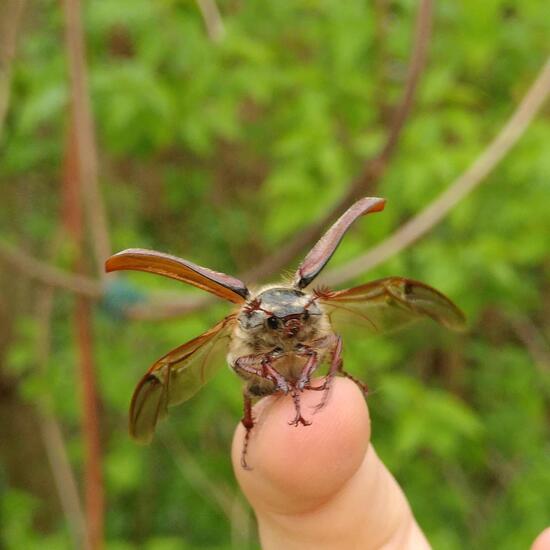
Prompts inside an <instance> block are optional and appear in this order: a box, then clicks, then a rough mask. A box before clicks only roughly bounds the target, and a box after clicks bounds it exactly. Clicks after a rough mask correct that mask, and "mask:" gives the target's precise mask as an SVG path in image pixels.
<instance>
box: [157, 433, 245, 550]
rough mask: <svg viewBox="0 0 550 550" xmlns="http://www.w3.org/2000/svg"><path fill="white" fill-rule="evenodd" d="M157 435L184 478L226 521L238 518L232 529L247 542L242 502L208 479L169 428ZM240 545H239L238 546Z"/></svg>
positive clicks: (240, 538)
mask: <svg viewBox="0 0 550 550" xmlns="http://www.w3.org/2000/svg"><path fill="white" fill-rule="evenodd" d="M158 436H159V438H160V440H161V441H162V443H163V444H164V446H165V447H166V448H167V449H168V451H169V452H170V454H171V455H172V457H173V459H174V462H175V463H176V466H177V467H178V469H179V471H180V472H181V474H182V475H183V476H184V477H185V480H186V481H187V482H188V483H189V484H190V485H191V486H192V487H194V488H195V490H196V491H197V492H198V493H199V494H200V495H201V496H203V497H208V498H210V499H211V500H212V501H213V502H214V503H215V504H216V505H217V506H218V507H219V508H220V510H221V511H222V512H223V513H224V515H225V517H226V518H227V519H228V521H231V522H233V521H234V519H235V518H238V521H236V522H235V523H232V527H233V529H235V530H236V533H235V535H236V536H237V538H238V539H239V540H240V542H241V543H244V542H248V539H249V537H250V530H249V528H248V526H247V524H246V521H244V520H243V518H245V517H247V516H248V513H247V511H246V509H245V508H244V506H243V504H242V502H240V501H235V498H234V495H232V494H231V492H230V491H228V490H227V488H226V487H223V486H220V485H217V484H216V483H214V482H213V481H211V480H210V479H209V477H208V476H207V475H206V473H205V472H204V470H203V469H202V467H201V465H200V463H199V462H198V461H197V460H196V459H195V458H194V457H193V455H192V454H191V453H190V452H189V451H188V450H187V447H185V445H184V444H183V443H182V442H181V441H180V439H179V438H178V437H177V436H176V435H175V434H174V433H173V432H171V431H170V429H169V428H167V427H165V428H164V429H163V430H161V431H159V433H158ZM242 547H243V546H240V547H239V548H242Z"/></svg>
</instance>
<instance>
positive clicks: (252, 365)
mask: <svg viewBox="0 0 550 550" xmlns="http://www.w3.org/2000/svg"><path fill="white" fill-rule="evenodd" d="M272 360H273V358H272V357H271V356H270V355H269V354H261V355H243V356H242V357H239V358H238V359H237V360H236V361H235V362H234V363H233V365H232V367H233V370H234V371H235V372H236V373H237V374H240V375H244V378H247V376H246V375H250V374H252V375H254V376H258V377H259V378H264V379H265V380H269V381H270V382H272V383H273V384H275V387H276V389H277V390H278V391H280V392H282V393H284V394H287V393H288V392H289V387H288V383H287V381H286V380H285V378H284V376H282V375H281V374H280V373H279V372H277V370H275V369H274V368H273V365H272Z"/></svg>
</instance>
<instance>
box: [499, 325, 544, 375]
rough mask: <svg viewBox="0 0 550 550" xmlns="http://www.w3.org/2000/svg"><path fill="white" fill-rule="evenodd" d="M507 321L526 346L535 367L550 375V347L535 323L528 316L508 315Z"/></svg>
mask: <svg viewBox="0 0 550 550" xmlns="http://www.w3.org/2000/svg"><path fill="white" fill-rule="evenodd" d="M506 320H507V321H508V323H509V324H510V326H511V327H512V329H513V331H514V332H515V334H516V336H517V337H518V338H519V339H520V340H521V342H522V343H523V344H524V345H525V348H526V349H527V351H528V352H529V354H530V355H531V357H532V359H533V362H534V363H535V365H536V366H537V367H538V368H539V369H540V371H541V372H542V373H546V374H548V373H550V346H549V345H548V343H547V342H546V340H545V338H544V336H543V335H542V332H541V331H540V330H539V329H538V328H537V326H536V325H535V323H533V321H531V319H529V317H527V316H526V315H515V316H512V315H507V316H506Z"/></svg>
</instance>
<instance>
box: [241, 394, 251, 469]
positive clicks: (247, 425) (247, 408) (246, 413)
mask: <svg viewBox="0 0 550 550" xmlns="http://www.w3.org/2000/svg"><path fill="white" fill-rule="evenodd" d="M243 398H244V406H243V417H242V418H241V422H242V424H243V426H244V429H245V430H246V433H245V435H244V442H243V448H242V451H241V466H242V467H243V468H244V469H245V470H251V469H252V468H250V466H249V465H248V463H247V462H246V452H247V451H248V442H249V441H250V432H251V431H252V428H253V427H254V417H253V416H252V399H251V397H250V396H249V395H248V394H247V393H246V390H245V392H244V393H243Z"/></svg>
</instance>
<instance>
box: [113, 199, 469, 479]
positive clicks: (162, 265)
mask: <svg viewBox="0 0 550 550" xmlns="http://www.w3.org/2000/svg"><path fill="white" fill-rule="evenodd" d="M384 205H385V200H384V199H380V198H373V197H366V198H364V199H361V200H359V201H357V202H356V203H355V204H354V205H353V206H351V207H350V208H349V209H348V210H347V211H346V212H345V213H344V214H343V215H342V216H341V217H340V219H338V220H337V221H336V223H335V224H334V225H333V226H332V227H331V228H330V229H329V230H328V231H327V232H326V233H325V235H324V236H323V237H322V238H321V239H320V240H319V241H318V242H317V244H316V245H315V246H314V247H313V248H312V249H311V251H310V252H309V254H308V255H307V256H306V257H305V259H304V261H303V262H302V263H301V264H300V266H299V267H298V269H297V271H296V274H295V276H294V279H293V280H292V282H291V283H279V284H273V285H267V286H264V287H262V288H260V289H259V290H258V291H250V290H249V289H248V288H247V287H246V285H245V284H244V283H243V282H242V281H240V280H238V279H236V278H234V277H230V276H229V275H225V274H223V273H218V272H216V271H212V270H210V269H207V268H205V267H201V266H198V265H195V264H193V263H191V262H189V261H187V260H183V259H181V258H177V257H175V256H170V255H168V254H163V253H161V252H155V251H153V250H143V249H140V248H134V249H128V250H124V251H122V252H119V253H118V254H115V255H114V256H111V257H110V258H109V259H108V260H107V262H106V266H105V267H106V270H107V271H116V270H124V269H129V270H137V271H147V272H151V273H157V274H159V275H164V276H165V277H170V278H172V279H178V280H179V281H183V282H185V283H188V284H191V285H194V286H197V287H199V288H201V289H203V290H206V291H208V292H211V293H212V294H215V295H216V296H218V297H220V298H225V299H226V300H228V301H230V302H233V303H234V304H237V305H238V309H237V311H235V312H233V313H231V314H230V315H228V316H227V317H225V318H224V319H223V320H221V321H220V322H219V323H218V324H217V325H215V326H214V327H212V328H211V329H210V330H208V331H206V332H205V333H204V334H201V335H200V336H197V337H196V338H194V339H193V340H191V341H189V342H187V343H185V344H183V345H181V346H179V347H177V348H176V349H174V350H172V351H170V352H169V353H167V354H166V355H165V356H164V357H162V358H161V359H159V360H158V361H157V362H156V363H155V364H154V365H153V366H152V367H151V368H150V369H149V370H148V371H147V373H146V374H145V376H144V377H143V378H142V379H141V381H140V382H139V384H138V386H137V388H136V390H135V392H134V396H133V398H132V403H131V406H130V434H131V435H132V437H134V438H135V439H136V440H138V441H140V442H142V443H148V442H149V441H151V438H152V437H153V433H154V431H155V427H156V425H157V422H158V421H159V420H160V419H161V418H163V417H164V416H165V415H166V412H167V409H168V407H169V406H172V405H177V404H178V403H182V402H183V401H186V400H187V399H189V398H190V397H192V396H193V395H194V394H195V393H196V392H197V391H198V390H199V388H200V387H201V386H203V385H204V384H205V383H206V382H208V380H210V378H211V377H212V376H213V375H214V374H215V372H216V371H217V370H218V369H219V368H220V367H221V366H222V365H223V363H224V357H223V356H224V355H226V357H227V362H228V363H229V366H230V367H231V368H232V369H233V370H234V371H235V372H236V373H237V374H238V375H239V376H240V377H241V378H243V379H244V380H245V381H246V384H245V387H244V416H243V419H242V423H243V425H244V427H245V428H246V439H245V444H244V447H243V450H242V458H241V462H242V465H243V467H245V468H246V467H247V464H246V450H247V445H248V440H249V437H250V431H251V430H252V428H253V427H254V419H253V417H252V401H253V400H254V399H257V398H260V397H263V396H266V395H272V394H275V393H281V394H289V395H291V396H292V399H293V401H294V405H295V409H296V415H295V417H294V418H293V419H292V420H291V421H290V422H289V423H290V424H292V425H294V426H298V425H300V424H302V425H304V426H307V425H309V424H310V422H309V421H308V420H307V419H305V418H304V417H303V416H302V411H301V408H300V394H301V393H302V392H304V391H307V390H321V391H322V392H323V393H322V396H321V399H320V402H319V405H318V408H322V407H323V406H324V405H325V403H326V401H327V397H328V395H329V391H330V386H331V382H332V380H333V378H334V376H335V375H337V374H339V375H341V376H346V377H349V378H351V379H352V380H353V381H354V382H355V383H357V384H358V385H359V387H360V388H361V389H362V390H363V391H365V392H366V386H365V385H364V384H362V383H361V382H359V381H358V380H356V379H355V378H353V377H352V376H351V375H350V374H348V373H347V372H346V371H345V370H344V368H343V362H342V339H341V337H340V332H341V331H342V330H343V329H345V326H346V325H353V326H354V327H356V328H357V327H360V328H361V329H362V330H365V331H367V332H376V333H378V332H384V331H387V330H390V329H396V328H399V327H400V326H403V325H405V324H408V323H409V322H411V321H414V320H415V319H421V318H425V317H431V318H432V319H433V320H435V321H437V322H438V323H440V324H442V325H444V326H445V327H448V328H450V329H460V328H461V327H462V326H463V325H464V315H463V314H462V312H461V311H460V310H459V309H458V308H457V307H456V306H455V305H454V304H453V303H452V302H451V301H450V300H449V299H448V298H446V297H445V296H444V295H443V294H441V293H440V292H438V291H437V290H435V289H433V288H431V287H430V286H428V285H425V284H424V283H420V282H418V281H413V280H410V279H404V278H402V277H388V278H385V279H380V280H378V281H372V282H370V283H367V284H364V285H361V286H358V287H355V288H350V289H346V290H329V289H313V290H311V291H310V290H307V286H308V285H309V284H310V283H311V282H312V281H313V280H314V279H315V277H316V276H317V275H318V274H319V273H320V271H321V270H322V269H323V267H324V266H325V265H326V263H327V262H328V261H329V259H330V258H331V256H332V254H333V253H334V251H335V250H336V248H337V247H338V244H339V243H340V241H341V240H342V237H343V236H344V234H345V232H346V231H347V230H348V228H349V227H350V225H351V224H352V223H353V222H354V221H355V220H356V219H357V218H358V217H359V216H362V215H364V214H369V213H371V212H379V211H381V210H383V208H384ZM323 364H328V372H327V374H326V376H325V379H324V382H323V383H322V384H321V385H320V386H317V387H313V386H312V385H311V383H310V380H311V376H312V375H313V373H314V372H315V371H316V370H317V369H318V367H319V366H320V365H323Z"/></svg>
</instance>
